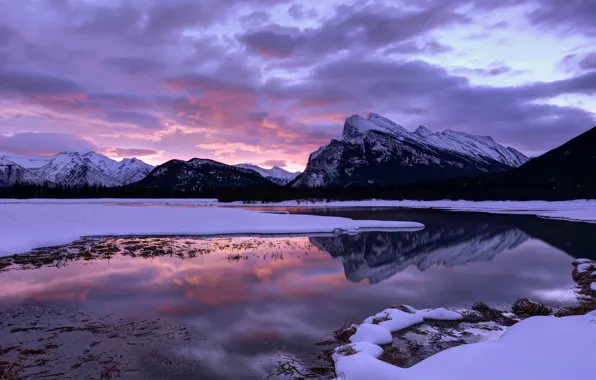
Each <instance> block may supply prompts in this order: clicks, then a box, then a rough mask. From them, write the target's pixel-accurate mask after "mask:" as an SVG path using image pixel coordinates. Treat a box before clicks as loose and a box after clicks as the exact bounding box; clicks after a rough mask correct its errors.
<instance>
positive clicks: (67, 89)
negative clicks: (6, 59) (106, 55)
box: [0, 69, 82, 96]
mask: <svg viewBox="0 0 596 380" xmlns="http://www.w3.org/2000/svg"><path fill="white" fill-rule="evenodd" d="M81 91H82V88H81V86H80V85H79V84H77V83H76V82H74V81H73V80H70V79H67V78H62V77H59V76H54V75H50V74H45V73H42V72H32V71H21V70H11V69H0V93H1V92H6V93H9V94H18V95H24V96H32V95H70V94H78V93H80V92H81Z"/></svg>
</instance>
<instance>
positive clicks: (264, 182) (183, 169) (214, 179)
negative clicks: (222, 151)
mask: <svg viewBox="0 0 596 380" xmlns="http://www.w3.org/2000/svg"><path fill="white" fill-rule="evenodd" d="M132 186H133V187H135V188H141V189H147V190H161V191H173V192H181V193H212V192H213V191H215V190H218V189H222V188H236V189H237V188H249V187H275V186H277V185H276V184H274V183H273V182H271V181H270V180H268V179H266V178H265V177H263V176H262V175H261V174H259V173H257V172H256V171H254V170H251V169H244V168H241V167H236V166H231V165H226V164H222V163H221V162H217V161H213V160H205V159H200V158H193V159H192V160H189V161H182V160H170V161H168V162H166V163H164V164H162V165H159V166H158V167H156V168H155V169H154V170H153V171H151V173H149V174H148V175H147V176H146V177H145V178H143V179H142V180H141V181H139V182H137V183H135V184H133V185H132Z"/></svg>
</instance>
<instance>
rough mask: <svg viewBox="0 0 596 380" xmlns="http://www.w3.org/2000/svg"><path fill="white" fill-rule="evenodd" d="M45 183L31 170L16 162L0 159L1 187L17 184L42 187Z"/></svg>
mask: <svg viewBox="0 0 596 380" xmlns="http://www.w3.org/2000/svg"><path fill="white" fill-rule="evenodd" d="M44 182H45V181H44V180H43V178H41V177H39V176H38V175H37V174H35V173H33V172H32V171H31V170H29V169H27V168H24V167H22V166H21V165H18V164H16V163H15V162H13V161H11V160H9V159H7V158H4V157H0V187H6V186H13V185H15V184H16V183H28V184H35V185H41V184H43V183H44Z"/></svg>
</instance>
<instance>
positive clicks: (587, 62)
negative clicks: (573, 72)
mask: <svg viewBox="0 0 596 380" xmlns="http://www.w3.org/2000/svg"><path fill="white" fill-rule="evenodd" d="M579 67H580V68H582V69H584V70H596V52H594V53H589V54H586V55H585V56H584V57H583V58H582V59H581V61H579Z"/></svg>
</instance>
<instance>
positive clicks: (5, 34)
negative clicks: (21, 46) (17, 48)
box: [0, 23, 20, 46]
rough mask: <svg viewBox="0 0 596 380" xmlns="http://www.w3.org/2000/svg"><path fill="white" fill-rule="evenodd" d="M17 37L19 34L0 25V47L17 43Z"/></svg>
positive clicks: (8, 27) (6, 26)
mask: <svg viewBox="0 0 596 380" xmlns="http://www.w3.org/2000/svg"><path fill="white" fill-rule="evenodd" d="M19 37H20V33H19V32H18V31H17V30H16V29H14V28H12V27H10V26H8V25H5V24H1V23H0V46H3V45H8V44H10V43H13V42H15V41H17V40H18V39H19Z"/></svg>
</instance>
